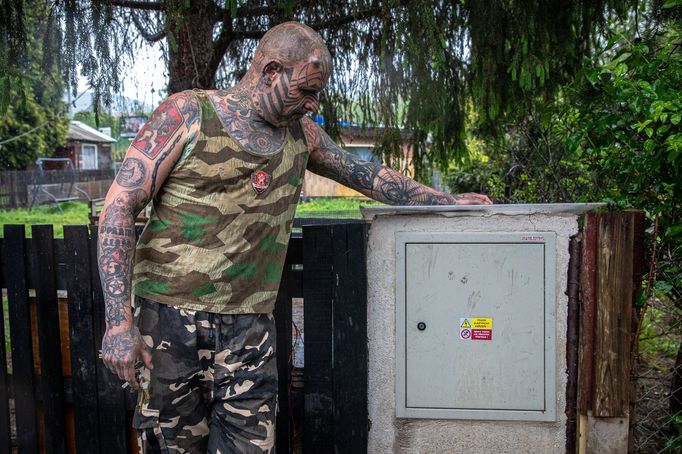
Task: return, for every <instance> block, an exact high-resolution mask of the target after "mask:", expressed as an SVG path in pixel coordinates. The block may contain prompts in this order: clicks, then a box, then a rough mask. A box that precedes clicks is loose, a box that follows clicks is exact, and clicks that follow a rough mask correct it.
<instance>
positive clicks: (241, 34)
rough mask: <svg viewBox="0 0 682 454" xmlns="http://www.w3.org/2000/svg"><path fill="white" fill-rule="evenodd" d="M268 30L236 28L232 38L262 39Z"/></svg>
mask: <svg viewBox="0 0 682 454" xmlns="http://www.w3.org/2000/svg"><path fill="white" fill-rule="evenodd" d="M265 32H267V30H235V31H233V32H232V39H261V38H262V37H263V35H264V34H265Z"/></svg>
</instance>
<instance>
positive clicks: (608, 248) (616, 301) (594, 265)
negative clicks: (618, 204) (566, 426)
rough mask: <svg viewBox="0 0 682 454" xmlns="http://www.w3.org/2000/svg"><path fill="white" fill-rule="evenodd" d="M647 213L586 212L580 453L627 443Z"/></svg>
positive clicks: (613, 449)
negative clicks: (636, 305)
mask: <svg viewBox="0 0 682 454" xmlns="http://www.w3.org/2000/svg"><path fill="white" fill-rule="evenodd" d="M642 218H643V213H641V212H633V211H630V212H622V213H587V214H586V216H585V226H584V231H583V235H584V239H583V255H582V269H581V291H580V298H581V311H582V314H581V323H580V366H579V367H580V370H579V376H580V379H579V388H578V411H579V414H580V416H579V424H578V437H579V439H578V452H579V453H600V454H601V453H611V452H613V453H620V452H626V451H627V447H628V426H629V424H628V417H632V416H633V415H629V410H630V398H631V396H630V387H631V384H630V373H631V370H630V369H631V366H632V364H631V346H632V336H633V330H632V326H633V323H632V314H633V308H634V295H635V294H636V290H637V289H636V288H635V286H636V285H637V284H636V283H637V282H640V280H641V264H639V263H637V260H640V261H641V258H642V256H643V255H642V252H641V251H640V250H638V248H641V246H642V241H641V236H642V235H643V230H642V226H643V222H642Z"/></svg>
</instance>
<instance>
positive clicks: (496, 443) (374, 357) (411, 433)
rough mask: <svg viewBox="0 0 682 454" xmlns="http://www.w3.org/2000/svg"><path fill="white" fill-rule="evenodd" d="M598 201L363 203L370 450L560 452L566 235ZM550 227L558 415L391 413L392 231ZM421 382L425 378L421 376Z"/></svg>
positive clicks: (411, 452)
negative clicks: (482, 417) (508, 417)
mask: <svg viewBox="0 0 682 454" xmlns="http://www.w3.org/2000/svg"><path fill="white" fill-rule="evenodd" d="M598 206H599V205H596V204H559V205H497V206H496V205H492V206H484V207H481V206H474V207H468V206H461V207H366V208H363V214H364V216H365V218H366V219H372V226H371V229H370V234H369V242H368V253H367V262H368V263H367V270H368V314H367V317H368V328H367V331H368V342H369V381H368V406H369V409H368V411H369V419H370V421H371V426H370V431H369V446H368V453H371V454H383V453H409V454H415V453H471V452H476V453H478V452H480V453H559V452H564V450H565V446H566V416H565V414H564V411H565V408H566V403H565V396H566V381H567V373H566V321H567V303H568V297H567V296H566V294H565V292H566V288H567V271H568V262H569V248H568V246H569V239H570V237H571V236H572V235H574V234H576V233H578V217H579V216H580V215H581V214H582V213H584V212H585V211H587V210H590V209H594V208H596V207H598ZM533 231H537V232H555V233H556V292H555V293H556V301H555V304H556V334H555V339H556V361H555V365H556V366H555V367H556V395H555V396H552V397H553V398H554V399H556V409H557V419H556V421H552V422H537V421H533V422H531V421H476V420H438V419H408V418H396V396H395V380H396V377H395V371H396V351H395V345H396V322H395V304H396V263H395V259H396V250H395V234H396V232H533ZM424 386H429V384H428V383H424Z"/></svg>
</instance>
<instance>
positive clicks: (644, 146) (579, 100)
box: [567, 22, 682, 288]
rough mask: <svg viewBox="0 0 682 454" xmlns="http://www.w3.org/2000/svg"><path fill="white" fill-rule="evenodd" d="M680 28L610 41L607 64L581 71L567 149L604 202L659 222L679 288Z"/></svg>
mask: <svg viewBox="0 0 682 454" xmlns="http://www.w3.org/2000/svg"><path fill="white" fill-rule="evenodd" d="M680 46H682V27H680V24H679V23H677V22H672V23H670V24H669V25H668V26H666V27H665V28H663V29H660V30H656V33H652V34H651V36H649V37H645V38H644V39H641V40H639V41H638V42H634V41H630V40H627V39H625V37H623V36H620V37H614V38H612V39H610V40H609V41H608V43H607V46H606V48H605V49H604V51H603V53H602V56H603V57H604V60H605V63H604V64H602V65H599V66H597V67H594V68H590V69H587V70H585V71H584V74H583V77H582V78H581V79H580V81H579V83H578V84H577V85H576V93H575V95H574V96H573V97H572V99H573V103H574V106H575V108H576V110H577V111H578V116H577V118H576V119H575V122H574V127H575V130H574V132H573V133H572V134H571V135H570V137H569V138H568V141H567V145H568V147H569V149H570V150H571V151H573V152H574V153H576V155H578V156H579V157H580V159H581V160H582V161H583V162H585V163H586V165H587V166H588V167H589V169H590V170H591V171H592V172H594V175H595V178H596V180H595V181H598V182H599V184H598V185H596V186H595V187H594V188H593V191H592V192H593V193H594V194H595V195H597V196H599V198H600V199H601V200H611V201H614V202H617V203H619V204H621V205H623V206H630V207H635V208H641V209H645V210H646V212H647V214H648V215H649V217H650V219H653V217H654V216H656V215H658V216H659V232H660V234H659V238H656V240H657V241H658V242H659V247H660V249H661V251H663V252H665V253H666V254H667V257H666V256H665V255H664V256H662V258H663V261H662V262H661V263H660V264H659V265H661V266H664V267H665V268H666V269H665V270H663V271H664V272H665V274H667V275H668V276H670V277H671V278H672V281H671V282H670V284H671V285H673V286H675V287H677V288H682V270H681V269H680V259H682V218H680V210H681V208H682V99H681V98H680V91H679V90H680V87H682V49H681V48H680Z"/></svg>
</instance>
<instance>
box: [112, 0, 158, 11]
mask: <svg viewBox="0 0 682 454" xmlns="http://www.w3.org/2000/svg"><path fill="white" fill-rule="evenodd" d="M109 4H110V5H111V6H119V7H121V8H131V9H144V10H147V11H163V9H164V4H163V2H141V1H125V0H110V2H109Z"/></svg>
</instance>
